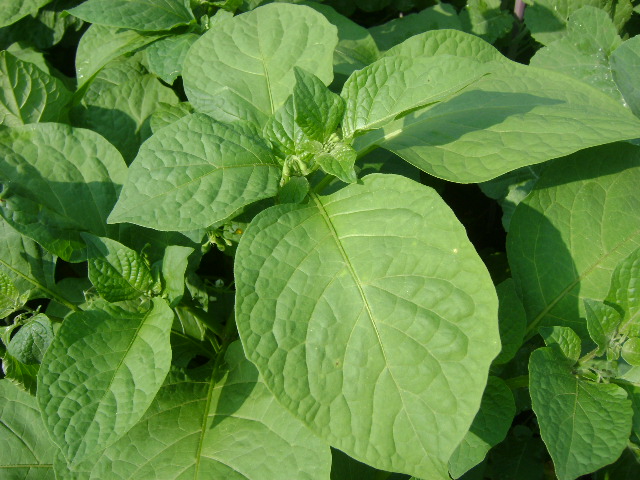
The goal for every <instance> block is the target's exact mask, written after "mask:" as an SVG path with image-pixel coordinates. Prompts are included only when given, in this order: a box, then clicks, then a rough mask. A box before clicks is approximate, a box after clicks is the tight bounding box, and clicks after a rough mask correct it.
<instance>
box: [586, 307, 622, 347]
mask: <svg viewBox="0 0 640 480" xmlns="http://www.w3.org/2000/svg"><path fill="white" fill-rule="evenodd" d="M584 310H585V313H586V314H587V330H588V331H589V336H590V337H591V339H592V340H593V341H594V342H595V343H596V345H598V354H599V355H602V354H603V353H605V352H606V350H607V349H608V348H609V345H610V344H611V340H612V339H613V337H614V336H615V335H616V333H618V326H619V325H620V320H621V317H620V313H619V312H618V311H617V310H616V309H615V308H613V307H610V306H609V305H606V304H604V303H602V302H597V301H595V300H591V299H589V298H585V299H584Z"/></svg>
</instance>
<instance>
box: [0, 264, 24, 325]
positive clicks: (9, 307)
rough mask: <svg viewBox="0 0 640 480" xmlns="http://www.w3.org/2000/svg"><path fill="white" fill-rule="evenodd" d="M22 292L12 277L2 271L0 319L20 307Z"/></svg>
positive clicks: (0, 281) (0, 279)
mask: <svg viewBox="0 0 640 480" xmlns="http://www.w3.org/2000/svg"><path fill="white" fill-rule="evenodd" d="M20 306H21V305H20V292H19V291H18V289H17V288H16V286H15V285H14V284H13V280H11V277H10V276H9V275H7V274H6V273H4V272H3V271H2V270H0V318H4V317H6V316H7V315H9V314H10V313H11V312H13V311H14V310H15V309H16V308H18V307H20Z"/></svg>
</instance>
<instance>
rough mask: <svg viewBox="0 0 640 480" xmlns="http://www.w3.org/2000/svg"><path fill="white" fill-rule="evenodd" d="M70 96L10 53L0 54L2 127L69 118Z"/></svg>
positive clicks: (42, 74) (34, 68)
mask: <svg viewBox="0 0 640 480" xmlns="http://www.w3.org/2000/svg"><path fill="white" fill-rule="evenodd" d="M70 100H71V92H69V90H67V89H66V88H65V86H64V85H63V84H62V82H61V81H60V80H58V79H57V78H55V77H52V76H50V75H48V74H47V73H45V72H43V71H42V70H40V69H39V68H38V67H37V66H36V65H34V64H33V63H28V62H24V61H22V60H20V59H18V58H16V57H14V56H13V55H12V54H10V53H9V52H6V51H3V52H0V125H4V126H7V127H15V126H18V125H24V124H27V123H37V122H57V121H60V120H62V119H64V118H65V117H66V116H67V104H68V103H69V101H70Z"/></svg>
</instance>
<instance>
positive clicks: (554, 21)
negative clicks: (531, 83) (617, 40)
mask: <svg viewBox="0 0 640 480" xmlns="http://www.w3.org/2000/svg"><path fill="white" fill-rule="evenodd" d="M526 3H527V4H528V6H527V9H526V10H525V18H524V20H525V23H526V25H527V27H528V28H529V30H530V31H531V35H532V36H533V38H535V39H536V40H537V41H538V42H540V43H542V44H543V45H548V44H550V43H551V42H553V41H555V40H558V39H559V38H562V37H563V36H564V35H565V34H566V28H567V22H568V19H569V16H570V15H571V14H572V13H573V12H575V11H576V10H579V9H580V8H582V7H585V6H592V7H597V8H601V9H603V10H605V11H606V12H607V13H608V14H609V16H610V17H611V18H612V19H613V22H614V24H615V25H616V27H617V28H618V30H621V29H622V26H623V25H624V24H625V23H626V21H627V20H628V19H629V17H630V16H631V14H632V13H633V10H632V6H631V2H630V1H629V0H535V1H532V0H527V1H526Z"/></svg>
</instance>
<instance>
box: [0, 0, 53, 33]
mask: <svg viewBox="0 0 640 480" xmlns="http://www.w3.org/2000/svg"><path fill="white" fill-rule="evenodd" d="M50 2H51V0H3V1H2V8H0V27H5V26H7V25H11V24H12V23H15V22H17V21H18V20H20V19H21V18H23V17H26V16H27V15H32V14H35V13H36V12H37V11H38V10H39V9H40V8H41V7H43V6H44V5H46V4H47V3H50Z"/></svg>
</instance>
